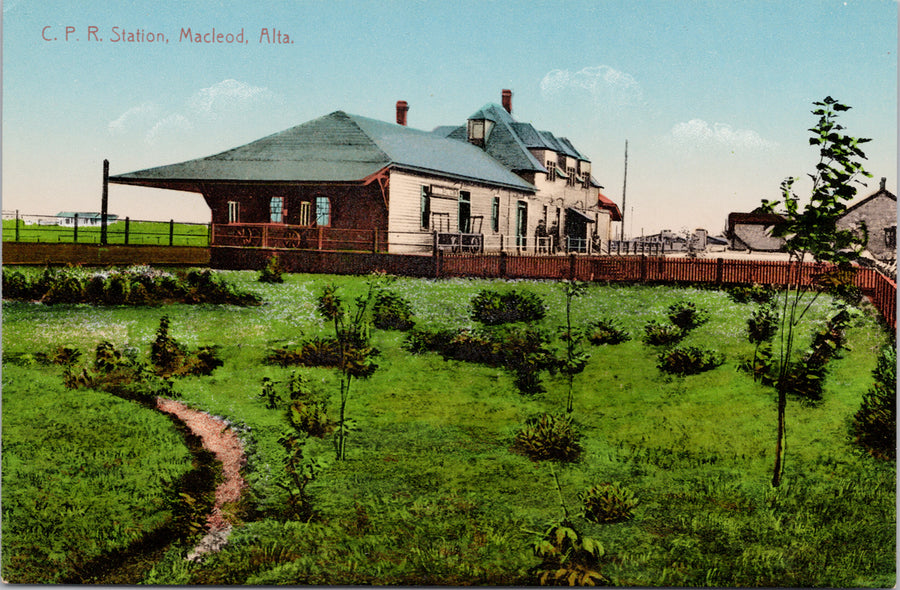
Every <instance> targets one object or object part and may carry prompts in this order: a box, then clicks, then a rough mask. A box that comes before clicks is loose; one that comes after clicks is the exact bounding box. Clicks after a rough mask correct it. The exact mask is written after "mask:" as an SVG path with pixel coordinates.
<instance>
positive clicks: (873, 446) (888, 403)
mask: <svg viewBox="0 0 900 590" xmlns="http://www.w3.org/2000/svg"><path fill="white" fill-rule="evenodd" d="M872 376H873V378H874V379H875V383H873V385H872V387H871V388H870V389H869V391H867V392H866V394H865V395H864V396H863V401H862V405H861V406H860V408H859V411H857V412H856V414H855V415H854V416H853V424H852V426H851V433H852V434H853V437H854V439H855V440H856V443H857V444H858V445H860V446H861V447H863V448H864V449H866V451H868V452H869V453H870V454H871V455H873V456H875V457H878V458H879V459H886V460H889V461H895V460H896V458H897V350H896V348H894V346H893V344H890V345H888V346H885V347H884V349H883V350H882V351H881V355H880V356H879V357H878V363H877V364H876V365H875V370H874V371H873V372H872Z"/></svg>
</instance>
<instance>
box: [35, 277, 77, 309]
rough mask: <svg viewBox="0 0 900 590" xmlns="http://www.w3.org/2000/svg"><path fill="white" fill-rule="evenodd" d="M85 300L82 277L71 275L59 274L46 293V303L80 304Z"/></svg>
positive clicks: (43, 299)
mask: <svg viewBox="0 0 900 590" xmlns="http://www.w3.org/2000/svg"><path fill="white" fill-rule="evenodd" d="M83 300H84V282H83V281H82V280H81V278H80V277H78V276H76V275H74V274H72V273H69V272H63V273H59V274H58V275H57V276H56V277H55V280H54V281H53V282H52V283H51V284H50V288H49V289H47V291H46V292H45V293H44V296H43V297H42V298H41V301H42V302H44V303H50V304H52V303H79V302H81V301H83Z"/></svg>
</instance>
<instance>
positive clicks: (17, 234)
mask: <svg viewBox="0 0 900 590" xmlns="http://www.w3.org/2000/svg"><path fill="white" fill-rule="evenodd" d="M16 241H17V242H18V241H19V210H18V209H16Z"/></svg>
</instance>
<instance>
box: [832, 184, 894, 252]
mask: <svg viewBox="0 0 900 590" xmlns="http://www.w3.org/2000/svg"><path fill="white" fill-rule="evenodd" d="M886 182H887V179H886V178H882V179H881V184H880V186H879V188H878V190H877V191H876V192H874V193H872V194H871V195H869V196H868V197H865V198H864V199H862V200H860V201H858V202H857V203H855V204H853V205H851V206H850V207H849V208H848V209H847V212H846V213H844V215H843V216H842V217H841V218H840V220H839V221H838V223H837V226H838V229H860V231H862V227H863V226H865V233H866V234H867V237H868V240H867V243H866V250H868V251H869V252H871V253H872V255H873V256H874V257H875V258H876V259H878V260H882V261H885V260H896V258H897V196H896V195H895V194H894V193H892V192H891V191H889V190H887V188H885V184H886Z"/></svg>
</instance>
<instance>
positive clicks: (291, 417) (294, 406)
mask: <svg viewBox="0 0 900 590" xmlns="http://www.w3.org/2000/svg"><path fill="white" fill-rule="evenodd" d="M288 421H289V422H290V423H291V425H292V426H293V427H294V428H295V429H297V430H300V431H302V432H305V433H306V434H308V435H309V436H314V437H317V438H322V437H324V436H325V435H326V434H328V433H329V432H330V431H331V430H332V425H331V424H330V423H329V421H328V412H327V409H326V405H325V402H323V401H316V402H311V401H303V400H294V401H293V402H292V403H291V407H290V408H289V409H288Z"/></svg>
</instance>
